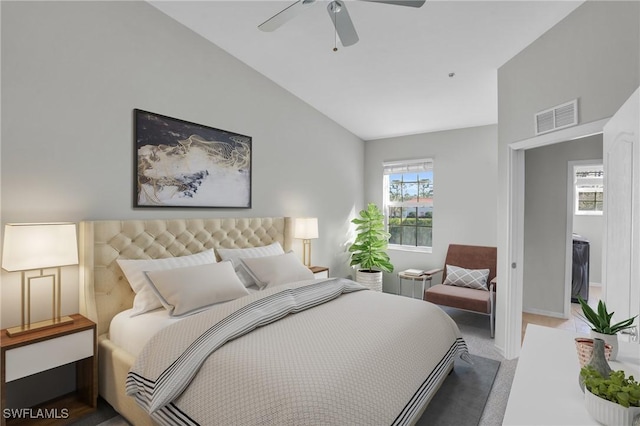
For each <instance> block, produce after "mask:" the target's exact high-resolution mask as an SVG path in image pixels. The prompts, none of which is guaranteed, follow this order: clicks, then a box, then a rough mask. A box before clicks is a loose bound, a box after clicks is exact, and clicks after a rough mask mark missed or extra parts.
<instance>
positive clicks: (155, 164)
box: [134, 109, 251, 208]
mask: <svg viewBox="0 0 640 426" xmlns="http://www.w3.org/2000/svg"><path fill="white" fill-rule="evenodd" d="M134 115H135V117H134V122H135V132H134V139H135V150H134V151H135V154H134V155H135V161H134V167H135V171H134V176H135V188H134V207H209V208H211V207H227V208H251V137H250V136H245V135H240V134H238V133H233V132H228V131H225V130H220V129H215V128H213V127H208V126H203V125H201V124H195V123H190V122H188V121H184V120H179V119H176V118H171V117H167V116H164V115H160V114H155V113H152V112H148V111H142V110H139V109H135V110H134Z"/></svg>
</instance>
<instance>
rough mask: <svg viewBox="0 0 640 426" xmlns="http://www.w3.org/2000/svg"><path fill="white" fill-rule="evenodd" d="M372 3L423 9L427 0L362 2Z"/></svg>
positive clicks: (373, 0) (376, 0) (369, 0)
mask: <svg viewBox="0 0 640 426" xmlns="http://www.w3.org/2000/svg"><path fill="white" fill-rule="evenodd" d="M362 1H368V2H371V3H387V4H395V5H396V6H409V7H421V6H422V5H423V4H424V2H425V0H362Z"/></svg>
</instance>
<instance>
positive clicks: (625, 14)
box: [496, 1, 640, 350]
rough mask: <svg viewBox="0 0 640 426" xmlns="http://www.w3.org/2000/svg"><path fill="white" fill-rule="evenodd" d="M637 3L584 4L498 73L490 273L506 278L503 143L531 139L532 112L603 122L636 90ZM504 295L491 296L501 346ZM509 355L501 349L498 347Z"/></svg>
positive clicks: (639, 80)
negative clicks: (494, 262) (494, 244)
mask: <svg viewBox="0 0 640 426" xmlns="http://www.w3.org/2000/svg"><path fill="white" fill-rule="evenodd" d="M639 16H640V3H639V2H626V1H621V2H617V1H588V2H585V3H584V4H583V5H581V6H580V7H578V8H577V9H576V10H575V11H574V12H573V13H571V14H570V15H568V16H567V17H566V18H565V19H564V20H562V21H561V22H560V23H558V24H557V25H556V26H554V27H553V28H552V29H550V30H549V31H547V32H546V33H545V34H543V35H542V36H541V37H540V38H538V39H537V40H536V41H535V42H533V43H532V44H531V45H529V46H528V47H527V48H526V49H524V50H523V51H522V52H520V53H519V54H518V55H516V56H515V57H514V58H512V59H511V60H509V61H508V62H507V63H506V64H504V65H503V66H502V67H500V68H499V70H498V140H499V147H498V182H499V183H498V224H499V226H498V275H499V276H500V275H502V276H508V275H509V272H510V270H509V267H508V266H509V263H510V258H509V256H508V252H507V247H508V230H509V204H508V190H509V187H508V183H509V170H508V164H509V148H508V146H509V144H510V143H513V142H516V141H519V140H523V139H527V138H531V137H533V136H534V127H533V117H534V114H535V113H536V112H538V111H541V110H544V109H547V108H549V107H552V106H554V105H558V104H560V103H563V102H566V101H569V100H571V99H575V98H579V107H580V116H579V122H580V123H588V122H592V121H596V120H600V119H604V118H608V117H611V116H612V115H613V114H614V113H615V112H616V111H617V110H618V108H620V106H621V105H622V104H623V103H624V102H625V101H626V100H627V99H628V98H629V96H631V94H632V93H633V92H634V91H635V89H636V88H637V87H638V86H639V85H640V19H639ZM508 297H509V294H507V293H506V292H502V293H501V292H498V295H497V299H498V302H497V323H496V326H497V328H496V346H497V347H498V348H499V349H502V350H504V349H505V348H506V346H505V343H506V334H505V330H506V322H505V321H506V320H507V318H505V314H506V309H507V308H506V307H507V305H508V304H509V303H510V301H509V300H508ZM506 349H507V350H510V349H509V348H506Z"/></svg>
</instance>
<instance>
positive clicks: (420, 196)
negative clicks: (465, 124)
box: [383, 159, 433, 250]
mask: <svg viewBox="0 0 640 426" xmlns="http://www.w3.org/2000/svg"><path fill="white" fill-rule="evenodd" d="M383 170H384V209H385V216H386V218H387V231H388V232H389V233H390V234H391V238H390V239H389V245H390V247H391V248H394V246H395V248H407V249H425V250H429V249H431V245H432V235H433V161H432V160H431V159H422V160H411V161H398V162H388V163H384V164H383Z"/></svg>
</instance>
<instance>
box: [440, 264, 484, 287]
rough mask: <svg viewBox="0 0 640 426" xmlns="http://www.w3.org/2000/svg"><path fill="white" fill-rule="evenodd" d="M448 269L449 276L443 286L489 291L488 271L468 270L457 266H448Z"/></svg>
mask: <svg viewBox="0 0 640 426" xmlns="http://www.w3.org/2000/svg"><path fill="white" fill-rule="evenodd" d="M446 268H447V276H446V278H445V279H444V282H443V283H442V284H444V285H455V286H458V287H467V288H473V289H476V290H485V291H487V290H489V289H488V288H487V278H488V277H489V270H488V269H466V268H461V267H459V266H455V265H446Z"/></svg>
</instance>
